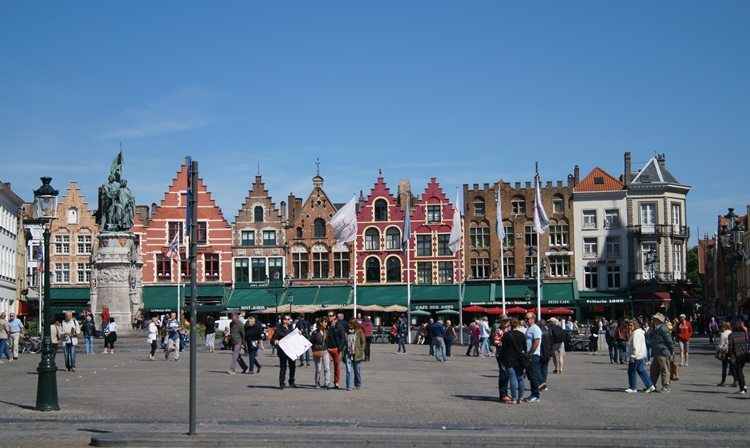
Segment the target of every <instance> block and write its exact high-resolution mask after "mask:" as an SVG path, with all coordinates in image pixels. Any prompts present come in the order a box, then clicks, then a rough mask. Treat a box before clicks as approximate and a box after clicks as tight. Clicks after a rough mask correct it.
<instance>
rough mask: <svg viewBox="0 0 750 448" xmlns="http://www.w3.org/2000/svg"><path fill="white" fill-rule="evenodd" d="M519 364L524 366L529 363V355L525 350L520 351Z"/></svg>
mask: <svg viewBox="0 0 750 448" xmlns="http://www.w3.org/2000/svg"><path fill="white" fill-rule="evenodd" d="M520 361H521V365H522V366H524V367H528V366H530V365H531V356H529V354H528V353H526V352H521V359H520Z"/></svg>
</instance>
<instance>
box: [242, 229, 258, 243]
mask: <svg viewBox="0 0 750 448" xmlns="http://www.w3.org/2000/svg"><path fill="white" fill-rule="evenodd" d="M242 245H243V246H255V231H254V230H243V231H242Z"/></svg>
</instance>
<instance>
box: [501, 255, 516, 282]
mask: <svg viewBox="0 0 750 448" xmlns="http://www.w3.org/2000/svg"><path fill="white" fill-rule="evenodd" d="M503 274H504V275H505V278H513V277H515V276H516V265H515V261H514V259H513V257H503Z"/></svg>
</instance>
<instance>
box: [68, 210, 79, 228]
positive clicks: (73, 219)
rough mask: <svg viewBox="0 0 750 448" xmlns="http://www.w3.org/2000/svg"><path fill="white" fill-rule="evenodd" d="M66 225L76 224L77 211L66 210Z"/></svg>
mask: <svg viewBox="0 0 750 448" xmlns="http://www.w3.org/2000/svg"><path fill="white" fill-rule="evenodd" d="M68 224H78V209H75V208H71V209H70V210H68Z"/></svg>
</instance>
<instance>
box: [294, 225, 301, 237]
mask: <svg viewBox="0 0 750 448" xmlns="http://www.w3.org/2000/svg"><path fill="white" fill-rule="evenodd" d="M294 235H295V238H302V227H297V229H295V234H294Z"/></svg>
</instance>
